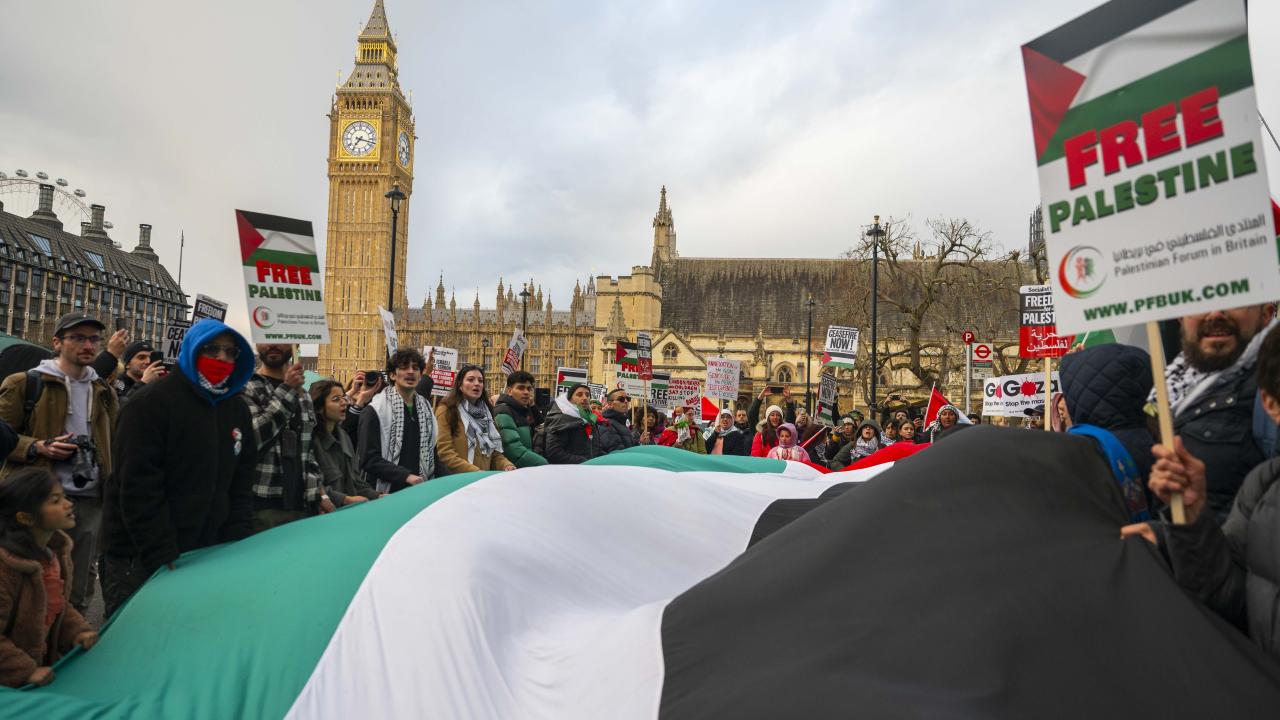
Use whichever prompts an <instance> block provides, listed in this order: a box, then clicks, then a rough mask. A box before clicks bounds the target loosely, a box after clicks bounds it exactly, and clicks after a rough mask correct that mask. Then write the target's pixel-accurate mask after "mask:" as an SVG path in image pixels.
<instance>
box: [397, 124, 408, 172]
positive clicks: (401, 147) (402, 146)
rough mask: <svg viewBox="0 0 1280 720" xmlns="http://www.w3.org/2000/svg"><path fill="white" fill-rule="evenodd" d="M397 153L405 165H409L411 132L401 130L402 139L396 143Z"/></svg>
mask: <svg viewBox="0 0 1280 720" xmlns="http://www.w3.org/2000/svg"><path fill="white" fill-rule="evenodd" d="M396 155H397V156H399V158H400V164H401V165H402V166H403V167H409V133H407V132H403V131H402V132H401V133H400V141H399V142H398V143H396Z"/></svg>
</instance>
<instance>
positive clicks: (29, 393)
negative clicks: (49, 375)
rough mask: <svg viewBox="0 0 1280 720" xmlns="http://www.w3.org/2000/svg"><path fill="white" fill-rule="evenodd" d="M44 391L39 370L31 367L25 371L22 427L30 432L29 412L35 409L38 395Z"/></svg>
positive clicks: (38, 400) (42, 379) (38, 398)
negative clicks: (25, 381) (25, 384)
mask: <svg viewBox="0 0 1280 720" xmlns="http://www.w3.org/2000/svg"><path fill="white" fill-rule="evenodd" d="M43 393H44V377H43V376H42V375H41V374H40V371H39V370H36V369H35V368H32V369H30V370H28V371H27V390H26V393H25V394H24V395H23V400H22V429H23V430H26V431H27V432H31V413H32V412H34V411H35V409H36V403H38V402H40V395H41V394H43Z"/></svg>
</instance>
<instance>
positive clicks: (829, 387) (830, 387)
mask: <svg viewBox="0 0 1280 720" xmlns="http://www.w3.org/2000/svg"><path fill="white" fill-rule="evenodd" d="M835 405H836V377H835V375H831V374H829V373H823V374H822V376H821V379H820V380H819V381H818V412H817V413H816V414H815V415H814V417H815V418H817V421H818V422H819V423H820V424H822V425H827V426H831V425H834V424H835V412H834V408H835Z"/></svg>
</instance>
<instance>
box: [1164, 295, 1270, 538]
mask: <svg viewBox="0 0 1280 720" xmlns="http://www.w3.org/2000/svg"><path fill="white" fill-rule="evenodd" d="M1274 318H1275V306H1274V305H1272V304H1269V303H1268V304H1266V305H1250V306H1248V307H1242V308H1233V309H1230V310H1215V311H1213V312H1209V313H1205V314H1202V315H1188V316H1186V317H1183V318H1181V320H1180V321H1179V322H1180V325H1181V328H1182V352H1181V353H1180V354H1179V355H1178V357H1176V358H1174V360H1173V362H1171V363H1169V366H1168V368H1167V369H1166V371H1165V384H1166V387H1167V388H1168V391H1169V405H1170V409H1171V410H1172V412H1173V427H1174V432H1175V433H1177V435H1178V437H1179V438H1180V439H1181V442H1180V443H1179V444H1177V445H1175V447H1174V448H1172V449H1170V448H1166V447H1157V448H1156V449H1155V451H1154V452H1155V455H1156V458H1157V461H1161V460H1163V464H1161V463H1160V462H1157V468H1160V469H1161V470H1162V471H1167V470H1169V469H1172V468H1173V466H1174V465H1177V466H1179V467H1181V466H1183V465H1187V464H1190V463H1193V462H1197V461H1198V462H1203V463H1204V465H1205V468H1206V474H1207V478H1206V480H1207V484H1208V502H1209V510H1210V511H1211V512H1212V513H1213V514H1214V516H1215V517H1217V519H1218V521H1219V522H1221V521H1223V520H1225V519H1226V517H1227V513H1228V512H1230V511H1231V501H1232V500H1233V499H1234V498H1235V496H1236V492H1237V491H1238V490H1239V489H1240V483H1241V482H1242V481H1243V480H1244V477H1245V475H1247V474H1248V472H1249V471H1250V470H1251V469H1253V467H1254V466H1255V465H1257V464H1258V463H1260V462H1262V461H1263V460H1264V459H1265V458H1267V457H1268V456H1270V455H1272V454H1274V450H1275V448H1274V447H1264V446H1263V444H1262V443H1261V442H1260V441H1261V440H1262V438H1259V437H1255V436H1254V432H1253V427H1254V413H1255V396H1256V395H1257V394H1258V381H1257V376H1256V372H1255V370H1256V368H1257V364H1258V348H1259V346H1260V345H1261V344H1262V340H1263V338H1264V337H1265V336H1266V334H1267V333H1266V330H1267V329H1268V328H1269V325H1270V324H1271V322H1272V320H1273V319H1274ZM1152 395H1153V399H1154V391H1153V392H1152Z"/></svg>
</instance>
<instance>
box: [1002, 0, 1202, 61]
mask: <svg viewBox="0 0 1280 720" xmlns="http://www.w3.org/2000/svg"><path fill="white" fill-rule="evenodd" d="M1195 1H1196V0H1111V2H1109V3H1107V4H1105V5H1100V6H1098V7H1096V8H1094V9H1093V10H1090V11H1089V12H1087V13H1085V14H1083V15H1081V16H1080V17H1078V18H1076V19H1075V20H1072V21H1071V22H1068V23H1067V24H1065V25H1060V26H1059V27H1057V28H1054V29H1053V30H1052V31H1050V32H1048V33H1045V34H1044V35H1041V36H1040V37H1038V38H1036V39H1035V40H1032V41H1031V42H1029V43H1027V45H1026V46H1027V47H1029V48H1031V49H1032V50H1035V51H1036V52H1038V53H1040V54H1041V55H1044V56H1045V57H1048V58H1052V59H1054V60H1057V61H1058V62H1060V63H1066V62H1068V61H1070V60H1071V59H1073V58H1078V57H1080V56H1081V55H1083V54H1085V53H1087V52H1089V51H1090V50H1092V49H1094V48H1096V47H1098V46H1099V45H1105V44H1106V43H1109V42H1111V41H1112V40H1115V39H1116V38H1118V37H1120V36H1121V35H1124V34H1126V33H1129V32H1132V31H1133V30H1136V29H1137V28H1140V27H1142V26H1143V25H1146V24H1147V23H1149V22H1151V21H1152V20H1155V19H1156V18H1159V17H1163V16H1165V15H1168V14H1169V13H1171V12H1173V11H1174V10H1177V9H1178V8H1180V7H1182V6H1183V5H1190V4H1191V3H1193V2H1195Z"/></svg>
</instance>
